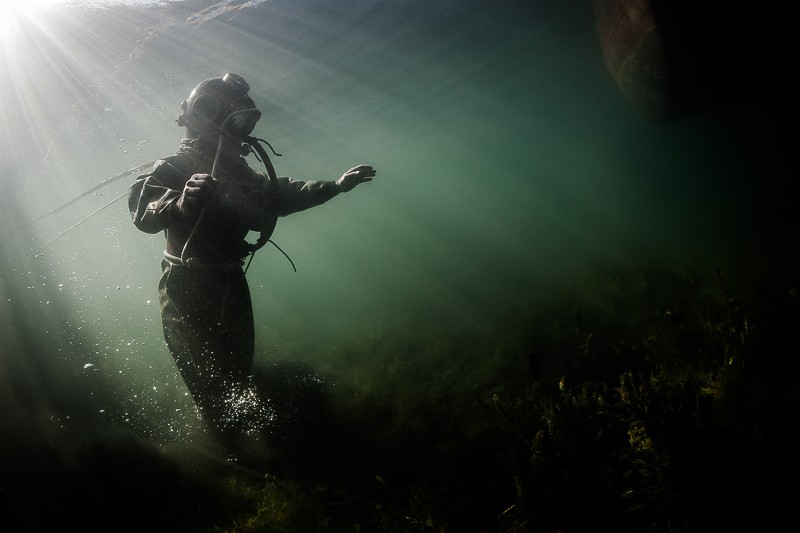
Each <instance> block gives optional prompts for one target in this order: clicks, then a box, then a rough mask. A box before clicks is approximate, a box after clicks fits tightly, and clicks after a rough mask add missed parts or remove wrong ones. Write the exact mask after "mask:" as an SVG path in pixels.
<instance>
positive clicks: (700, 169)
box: [0, 0, 796, 516]
mask: <svg viewBox="0 0 800 533" xmlns="http://www.w3.org/2000/svg"><path fill="white" fill-rule="evenodd" d="M213 3H214V2H210V1H205V2H203V1H199V0H198V1H188V2H172V3H168V4H166V5H161V6H153V5H149V6H138V5H137V6H120V5H116V6H114V7H111V8H107V9H101V8H99V7H94V6H93V5H85V6H83V7H81V6H75V5H73V6H61V7H60V8H58V9H53V10H49V11H47V12H44V13H42V14H40V15H37V17H35V18H25V17H22V16H18V17H17V18H16V19H13V20H12V21H11V22H9V23H7V24H8V25H7V27H6V28H5V32H4V37H3V40H2V41H0V43H2V47H3V48H2V59H1V60H2V66H3V69H2V70H3V72H4V76H3V77H4V79H3V80H2V81H0V89H2V92H0V97H1V98H2V100H3V101H2V104H3V108H2V112H3V129H2V130H0V135H1V137H0V140H2V142H3V146H4V150H3V152H2V156H0V157H2V159H0V169H1V170H2V172H0V183H2V185H3V190H4V193H3V198H2V199H0V206H2V212H0V217H2V233H1V234H0V235H2V244H0V259H2V264H1V265H0V275H1V277H0V282H2V285H0V297H1V298H0V318H1V319H2V323H0V328H2V329H0V332H1V333H0V335H2V339H3V344H2V347H0V356H1V357H2V359H0V371H1V372H2V373H1V374H0V388H2V392H1V393H0V399H2V403H3V405H4V407H3V408H2V411H0V412H2V413H3V416H4V418H6V420H7V423H6V424H5V425H4V426H3V431H4V432H6V434H7V435H6V443H7V444H6V447H5V449H4V450H3V453H4V454H6V457H13V455H14V454H15V453H18V450H19V449H20V448H24V447H25V443H26V442H32V441H35V442H37V443H39V445H41V443H42V442H50V440H49V439H52V442H56V443H60V442H61V441H60V440H59V435H61V434H62V433H63V432H70V431H77V432H78V433H81V432H84V430H85V433H86V434H92V433H93V431H94V430H95V429H97V428H100V427H102V428H106V425H107V424H110V425H111V427H113V428H119V429H121V430H132V431H133V432H134V433H135V434H137V435H140V436H142V437H144V438H147V437H154V438H155V439H156V440H157V441H159V442H161V441H167V442H170V441H172V440H174V439H179V440H180V439H191V438H194V437H193V436H197V435H198V433H202V427H201V425H199V423H198V422H197V420H196V417H195V416H194V414H193V406H192V404H191V402H190V400H189V399H188V397H187V396H186V393H185V389H184V387H183V384H182V382H181V380H180V376H179V375H178V374H177V372H176V370H175V368H174V365H173V363H172V360H171V358H170V356H169V354H168V352H167V349H166V347H165V346H164V343H163V337H162V330H161V324H160V318H159V312H158V305H157V297H156V285H157V281H158V277H159V273H160V266H159V263H160V259H161V252H162V250H163V245H164V243H163V236H162V235H147V234H144V233H141V232H139V231H138V230H136V228H135V227H134V226H133V224H132V223H131V221H130V217H129V215H128V213H127V207H126V203H125V200H124V199H122V200H118V201H117V202H115V203H113V204H111V205H110V206H109V207H108V208H106V209H103V210H102V211H100V212H98V213H97V214H95V215H93V216H92V217H91V218H89V219H88V220H86V221H85V222H83V223H81V224H80V225H79V226H77V227H75V228H74V229H70V230H69V231H68V232H67V233H65V234H64V235H63V236H61V237H59V238H57V239H56V240H55V241H52V239H54V238H56V237H57V236H59V235H60V234H61V232H64V231H65V230H67V229H69V228H71V227H72V226H73V225H74V224H76V223H77V222H79V221H81V220H82V219H83V218H84V217H86V216H87V215H88V214H90V213H92V212H93V211H95V210H96V209H99V208H101V207H102V206H104V205H105V204H106V203H108V202H111V201H112V200H113V199H114V198H116V197H117V196H119V195H122V194H123V193H124V192H125V190H126V189H127V186H128V185H129V184H130V182H131V181H132V180H133V176H130V177H129V178H125V179H122V180H120V181H117V182H114V183H112V184H109V185H108V186H106V187H103V188H102V189H100V190H99V191H97V192H96V193H94V194H92V195H90V196H88V197H87V198H84V199H83V200H81V201H80V202H77V203H75V204H74V205H72V206H70V207H68V208H66V209H64V210H63V211H59V212H58V213H57V214H55V215H52V216H49V217H47V218H44V219H42V220H41V221H38V222H35V223H32V224H27V225H23V224H24V223H25V222H26V221H27V220H30V219H32V218H34V217H36V216H38V215H41V214H43V213H46V212H48V211H49V210H51V209H54V208H56V207H58V206H59V205H61V204H63V203H65V202H67V201H68V200H70V199H71V198H73V197H75V196H76V195H78V194H79V193H81V192H82V191H84V190H86V189H88V188H89V187H91V186H93V185H95V184H97V183H99V182H101V181H102V180H105V179H107V178H108V177H110V176H113V175H116V174H118V173H120V172H122V171H124V170H126V169H129V168H133V167H136V166H139V165H141V164H143V163H146V162H148V161H152V160H155V159H158V158H161V157H164V156H166V155H169V154H171V153H173V151H175V149H176V148H177V146H178V143H179V141H180V138H181V134H182V131H181V129H180V128H178V127H177V125H176V124H175V122H174V121H175V117H176V116H177V115H178V114H179V112H180V103H181V101H182V100H183V99H185V98H186V97H187V95H188V92H189V91H190V90H191V88H192V87H193V86H194V85H195V84H196V83H197V82H198V81H200V80H202V79H204V78H207V77H212V76H220V75H222V74H224V73H225V72H235V73H238V74H240V75H242V76H244V77H245V78H246V79H247V80H248V82H249V83H250V85H251V86H252V91H251V95H252V97H253V98H254V100H255V101H256V103H257V104H258V106H259V107H260V109H261V110H262V111H263V113H264V115H263V118H262V119H261V121H260V123H259V125H258V126H257V128H256V132H255V133H256V135H257V136H260V137H264V138H266V139H268V140H269V141H270V142H271V143H272V144H273V146H274V147H275V149H276V150H277V151H278V152H280V153H282V154H283V156H282V157H276V158H274V164H275V166H276V169H277V171H278V174H279V175H288V176H292V177H295V178H298V179H320V180H329V179H336V178H337V177H338V176H339V175H341V173H342V172H344V171H345V170H346V169H348V168H349V167H351V166H353V165H355V164H358V163H367V164H371V165H373V166H374V167H375V168H376V169H377V170H378V175H377V177H376V178H375V180H374V181H373V182H371V183H369V184H366V185H362V186H360V187H358V188H357V189H356V190H354V191H353V192H351V193H349V194H346V195H341V196H339V197H336V198H334V199H333V200H331V201H330V202H328V203H327V204H325V205H323V206H320V207H317V208H314V209H312V210H309V211H306V212H302V213H299V214H295V215H292V216H290V217H288V218H286V219H283V220H281V221H280V222H279V224H278V227H277V230H276V232H275V234H274V235H273V240H274V241H275V242H276V243H277V244H278V245H280V246H281V248H282V249H284V250H285V251H286V252H287V253H288V254H289V256H290V257H291V259H292V260H293V261H294V263H295V264H296V265H297V272H296V273H295V272H293V271H292V268H291V265H290V264H289V262H288V261H287V260H286V259H285V258H284V257H283V256H282V255H281V254H280V253H278V251H277V250H275V249H274V248H272V247H270V246H267V247H266V248H264V249H263V250H262V251H260V252H259V253H258V254H256V256H255V258H254V261H253V263H252V266H251V268H250V270H249V272H248V279H249V282H250V285H251V289H252V295H253V303H254V308H255V317H256V330H257V346H258V353H257V360H258V362H259V365H261V366H269V365H271V364H274V363H276V362H281V361H294V362H300V363H302V364H308V365H311V366H312V367H314V368H316V369H318V370H320V371H323V372H326V373H329V374H332V375H341V376H350V378H351V379H352V380H353V381H358V382H359V383H360V384H362V385H364V383H366V384H367V385H364V387H365V390H366V389H369V388H370V387H374V388H378V389H380V388H381V387H383V386H385V383H384V382H383V379H384V377H385V376H383V375H382V374H381V373H382V372H385V371H386V367H381V366H380V365H376V367H369V368H366V369H365V367H364V361H363V360H362V359H360V357H361V355H358V356H357V357H356V356H352V353H357V354H362V352H361V351H360V350H363V349H364V348H363V345H364V343H366V344H367V345H370V344H369V343H370V342H375V341H374V339H384V341H382V342H388V341H386V339H403V342H405V341H406V340H408V342H410V343H412V345H414V343H419V344H418V346H428V347H429V348H427V349H422V348H418V349H410V348H409V353H410V354H411V355H407V356H408V357H410V358H412V359H413V357H414V355H413V354H419V353H425V354H428V355H429V356H430V357H432V358H436V357H441V356H442V354H445V355H448V356H449V355H451V354H455V353H458V350H455V349H452V350H451V349H449V348H442V349H440V350H438V351H437V350H434V349H432V348H430V346H435V345H436V343H437V342H439V343H441V342H445V343H446V342H450V341H449V340H448V341H442V339H452V338H454V337H455V338H458V337H463V336H465V335H476V336H479V337H480V338H481V339H490V340H491V339H495V340H497V342H498V345H500V344H504V343H507V342H508V338H507V335H508V333H509V329H508V327H509V321H511V322H514V321H515V320H518V321H519V322H520V323H525V320H526V316H525V312H526V311H527V310H530V309H532V308H535V307H536V306H537V304H538V303H539V302H543V301H547V302H556V303H555V304H554V305H555V306H556V312H555V314H557V315H558V314H559V313H562V314H563V316H565V317H567V318H565V320H566V321H567V322H568V325H566V326H565V327H566V328H567V329H570V328H572V320H573V318H572V314H573V311H574V309H573V308H572V307H570V306H571V305H572V303H571V301H569V302H568V301H567V300H568V297H567V296H566V294H570V295H573V294H574V293H575V291H576V290H577V289H576V287H583V286H585V285H583V284H584V283H585V280H586V279H593V276H595V275H596V273H597V268H598V265H608V264H620V265H624V266H625V267H629V266H632V267H633V268H636V265H643V264H648V265H652V264H656V265H660V266H664V267H665V268H668V269H676V270H678V271H681V272H696V273H697V276H698V277H702V276H711V275H712V274H713V273H714V272H715V269H718V268H719V269H721V270H722V271H725V272H731V273H736V274H737V275H740V274H748V273H753V274H754V275H756V273H757V275H758V276H761V275H762V273H763V272H764V271H767V272H769V265H770V264H771V263H770V261H772V260H774V258H775V257H776V256H784V255H786V256H792V255H793V254H794V247H795V246H796V243H795V242H794V239H793V238H792V235H793V233H794V231H793V229H792V228H793V224H794V222H793V221H792V219H791V218H790V214H789V213H790V206H791V204H792V200H791V197H790V195H789V194H788V191H790V188H789V185H788V183H787V177H788V175H789V172H788V171H787V168H788V162H789V157H791V154H792V150H793V147H792V146H790V144H789V143H790V136H789V127H790V125H791V121H789V120H784V119H782V118H779V117H783V116H784V114H785V113H786V112H785V105H784V103H783V101H782V100H781V99H779V98H770V97H769V96H768V95H764V94H759V95H754V97H753V98H752V99H743V100H737V101H735V102H734V103H732V104H729V105H726V106H724V107H721V108H719V109H712V110H709V111H708V112H707V113H704V114H700V115H696V116H693V117H689V118H686V119H683V120H680V121H676V122H673V123H668V124H663V125H654V124H651V123H649V122H648V121H647V120H646V119H644V118H643V117H641V116H639V115H638V114H637V113H636V111H635V110H634V109H633V108H632V107H631V106H630V105H629V103H628V102H627V101H626V100H625V98H624V96H623V95H622V94H621V92H620V91H619V89H618V87H617V86H616V85H615V83H614V82H613V80H612V79H611V78H610V76H609V74H608V71H607V70H606V67H605V65H604V63H603V56H602V51H601V49H600V46H599V42H598V37H597V35H596V33H595V29H594V24H595V19H594V13H593V11H592V7H591V3H590V2H552V1H550V2H548V1H542V2H532V3H523V2H499V3H491V4H490V3H484V2H477V1H476V2H445V1H442V2H417V1H395V2H390V1H371V2H368V1H355V0H352V1H350V0H348V1H342V2H313V1H303V2H291V1H266V2H263V3H259V4H258V5H257V6H255V7H250V8H247V9H241V10H239V11H232V12H229V13H227V14H224V15H220V16H218V17H216V18H209V19H208V20H206V21H205V22H203V23H202V24H198V23H192V22H189V21H188V19H190V17H191V16H192V15H195V14H197V13H199V12H200V11H201V10H202V9H203V8H205V7H207V6H209V5H211V4H213ZM528 4H530V5H528ZM9 28H13V31H12V30H11V29H9ZM753 75H754V76H757V75H758V73H753ZM250 164H251V166H253V167H254V168H257V169H259V170H260V169H261V165H260V163H258V161H255V160H254V159H253V158H250ZM251 237H252V238H251V240H255V236H251ZM51 241H52V242H51ZM689 275H690V276H691V275H692V274H689ZM571 297H572V296H570V298H571ZM559 302H560V303H561V304H563V308H562V307H559ZM548 305H549V304H548ZM559 316H561V315H559ZM509 317H514V318H513V319H509ZM621 321H622V322H624V319H622V320H621ZM515 327H516V325H515ZM521 329H522V330H523V331H524V329H525V328H524V327H522V328H521ZM534 329H535V328H531V329H530V331H528V332H527V333H526V334H531V332H532V331H533V330H534ZM516 331H517V332H519V330H516ZM469 338H471V337H469ZM481 342H484V341H481ZM487 342H491V341H487ZM389 344H390V345H391V343H389ZM353 346H356V347H357V348H353ZM370 346H377V345H370ZM375 349H376V350H378V348H375ZM397 349H398V348H397V347H395V346H392V347H391V348H389V350H390V351H396V350H397ZM415 350H416V351H415ZM426 350H427V351H426ZM464 351H465V352H469V350H466V349H465V350H464ZM431 352H432V353H431ZM348 353H349V354H351V356H352V357H350V358H348V357H347V354H348ZM362 355H363V354H362ZM383 356H386V354H383V355H381V357H383ZM395 356H396V357H400V356H399V355H396V354H393V355H392V357H395ZM431 365H432V368H429V369H427V370H426V372H440V373H444V372H446V371H447V369H448V368H456V369H460V368H462V367H461V364H460V363H457V362H452V364H451V362H448V361H447V360H446V359H445V360H442V361H439V360H436V361H434V362H433V363H431ZM390 366H391V365H390ZM499 366H500V367H503V365H499ZM511 366H513V365H511ZM392 368H394V367H392ZM494 370H496V369H494ZM494 370H493V371H494ZM509 373H510V375H514V374H516V370H513V368H512V369H511V370H509ZM354 376H355V377H354ZM426 377H428V378H429V377H430V374H428V375H427V376H426ZM486 378H487V376H480V374H479V373H476V374H474V375H473V374H465V375H464V376H463V379H462V380H461V381H462V382H463V381H466V385H465V391H463V393H464V398H467V397H470V396H471V395H472V394H473V392H471V391H469V385H470V384H472V385H474V388H476V389H479V388H481V387H484V386H487V385H486V384H485V383H484V382H483V381H482V380H483V379H486ZM449 379H451V377H450V378H448V380H449ZM491 379H492V380H500V381H502V379H503V376H502V375H500V376H491ZM359 380H360V381H359ZM434 383H435V380H434ZM448 383H450V381H448ZM437 401H441V400H440V399H439V398H437V397H435V396H434V397H433V398H432V399H431V402H437ZM464 401H471V400H466V399H465V400H464ZM445 403H446V402H445ZM198 438H199V437H198ZM67 441H68V442H71V444H69V445H67V447H69V446H75V447H79V442H78V443H74V442H72V441H70V439H67ZM61 446H62V445H61V444H56V445H55V448H56V450H61V449H62V448H61ZM54 453H55V452H54ZM64 454H65V456H68V457H69V456H70V452H69V451H68V450H65V451H64ZM4 460H6V458H4ZM8 460H9V461H13V459H8ZM8 464H11V463H8ZM48 464H50V463H48ZM5 490H6V492H9V488H8V487H5ZM0 516H2V515H0Z"/></svg>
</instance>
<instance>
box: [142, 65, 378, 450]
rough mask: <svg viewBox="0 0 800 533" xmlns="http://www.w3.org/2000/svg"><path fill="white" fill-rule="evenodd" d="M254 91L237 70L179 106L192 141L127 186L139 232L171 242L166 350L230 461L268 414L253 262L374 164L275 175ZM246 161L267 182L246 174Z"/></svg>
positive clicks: (161, 292) (166, 266) (162, 288)
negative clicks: (306, 175) (283, 223)
mask: <svg viewBox="0 0 800 533" xmlns="http://www.w3.org/2000/svg"><path fill="white" fill-rule="evenodd" d="M249 91H250V86H249V85H248V83H247V82H246V81H245V80H244V79H243V78H242V77H240V76H238V75H236V74H232V73H228V74H225V75H224V76H223V77H216V78H209V79H206V80H203V81H201V82H200V83H199V84H198V85H197V86H196V87H195V88H194V89H193V90H192V92H191V94H190V95H189V97H188V98H187V99H186V100H185V101H184V102H183V104H182V106H181V108H182V112H181V114H180V116H178V118H177V123H178V125H179V126H184V127H185V128H186V138H184V139H183V140H182V141H181V145H180V148H179V149H178V151H177V153H175V154H173V155H170V156H168V157H166V158H164V159H162V160H159V161H156V163H155V164H154V165H153V169H152V171H151V172H150V173H148V174H144V175H141V176H139V177H138V178H137V179H136V181H135V182H134V183H133V184H132V185H131V186H130V188H129V189H128V205H129V208H130V213H131V217H132V218H133V223H134V224H135V225H136V227H137V228H139V229H140V230H141V231H143V232H146V233H158V232H160V231H163V232H164V234H165V237H166V250H165V251H164V257H163V259H162V262H161V266H162V273H161V279H160V281H159V284H158V296H159V303H160V307H161V319H162V324H163V328H164V338H165V340H166V344H167V346H168V348H169V351H170V353H171V355H172V357H173V358H174V360H175V363H176V365H177V367H178V370H179V371H180V373H181V375H182V377H183V380H184V382H185V383H186V386H187V388H188V390H189V392H190V393H191V395H192V398H193V399H194V401H195V404H196V405H197V407H198V410H199V412H200V414H201V416H202V418H203V420H204V421H205V422H206V425H207V426H208V427H209V429H210V430H211V432H212V433H213V434H214V435H215V436H216V437H217V439H219V441H220V443H221V444H223V446H225V447H226V450H227V451H228V453H230V454H232V455H235V453H236V452H237V448H239V447H240V446H241V443H242V442H243V440H244V439H247V438H249V437H250V436H251V434H252V433H253V432H254V431H255V432H258V431H262V430H264V426H265V424H266V421H264V420H263V419H264V418H266V417H269V416H270V413H269V412H268V409H267V408H266V406H265V405H263V403H259V401H258V400H257V399H256V398H255V396H254V395H257V394H258V391H257V389H254V388H253V386H252V371H253V361H254V349H255V328H254V319H253V309H252V304H251V300H250V290H249V286H248V284H247V279H246V276H245V274H246V272H247V267H246V266H245V260H246V259H247V258H248V257H249V259H251V260H252V256H253V254H254V253H255V252H256V251H257V250H258V249H259V248H260V247H262V246H264V244H266V243H267V242H270V241H269V239H270V236H271V234H272V231H273V230H274V228H275V225H276V223H277V220H278V218H279V217H284V216H286V215H290V214H292V213H297V212H298V211H302V210H304V209H308V208H310V207H314V206H318V205H320V204H322V203H324V202H327V201H328V200H330V199H331V198H333V197H334V196H336V195H337V194H339V193H343V192H348V191H350V190H352V189H353V188H354V187H356V186H357V185H359V184H361V183H364V182H368V181H371V180H372V178H373V177H374V176H375V169H374V168H373V167H372V166H369V165H358V166H355V167H353V168H351V169H349V170H348V171H346V172H345V173H344V174H342V175H341V177H339V178H338V179H336V180H335V181H299V180H294V179H292V178H288V177H278V176H277V175H276V173H275V169H274V167H273V165H272V162H271V161H270V159H269V156H268V154H267V152H266V150H265V149H264V147H263V146H262V145H261V142H264V143H266V144H267V145H268V146H269V143H267V142H266V141H264V140H262V139H257V138H255V137H252V136H251V133H252V131H253V129H254V128H255V125H256V123H257V121H258V120H259V119H260V117H261V112H260V111H259V110H258V109H257V108H256V105H255V102H254V101H253V100H252V99H251V97H250V96H249V95H248V92H249ZM270 148H271V146H270ZM250 153H254V154H255V155H256V157H257V158H258V159H259V160H260V161H261V162H262V163H263V164H264V166H265V167H266V173H265V172H259V171H255V170H253V169H252V168H251V167H250V166H249V165H248V163H247V161H246V160H245V157H246V156H247V155H249V154H250ZM276 155H277V154H276ZM250 231H255V232H260V237H259V239H258V241H256V242H255V243H249V242H248V241H247V240H246V237H247V235H248V233H249V232H250ZM273 244H274V243H273ZM247 266H249V263H248V265H247ZM254 390H255V392H254ZM248 406H249V407H248ZM248 409H249V412H247V410H248ZM257 419H262V420H260V421H259V420H257Z"/></svg>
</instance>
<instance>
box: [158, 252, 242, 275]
mask: <svg viewBox="0 0 800 533" xmlns="http://www.w3.org/2000/svg"><path fill="white" fill-rule="evenodd" d="M164 259H165V260H166V261H167V262H168V263H169V264H171V265H172V266H179V267H186V268H196V269H198V270H214V271H219V272H225V271H229V270H241V268H242V267H243V266H244V259H223V260H219V259H216V260H215V259H207V258H203V257H189V258H186V259H181V258H180V257H178V256H177V255H173V254H171V253H169V252H166V251H165V252H164Z"/></svg>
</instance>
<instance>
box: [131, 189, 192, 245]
mask: <svg viewBox="0 0 800 533" xmlns="http://www.w3.org/2000/svg"><path fill="white" fill-rule="evenodd" d="M180 196H181V191H180V190H175V189H172V188H170V187H168V186H166V185H165V184H163V183H161V182H160V181H159V180H158V178H156V177H155V176H152V175H151V176H142V177H140V178H138V179H137V180H136V181H135V182H134V183H133V185H131V186H130V188H129V189H128V208H129V210H130V212H131V218H132V219H133V223H134V224H135V225H136V227H137V228H139V229H140V230H141V231H144V232H145V233H158V232H159V231H162V230H164V229H167V228H169V227H170V226H172V225H173V223H174V222H175V218H176V217H175V216H173V214H172V213H173V210H174V206H175V203H176V202H177V200H178V198H180Z"/></svg>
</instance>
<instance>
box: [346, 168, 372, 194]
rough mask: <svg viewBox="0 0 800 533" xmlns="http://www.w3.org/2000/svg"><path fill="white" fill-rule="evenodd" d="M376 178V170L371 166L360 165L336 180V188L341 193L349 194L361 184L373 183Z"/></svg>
mask: <svg viewBox="0 0 800 533" xmlns="http://www.w3.org/2000/svg"><path fill="white" fill-rule="evenodd" d="M373 177H375V169H374V168H372V167H371V166H370V165H358V166H357V167H353V168H351V169H350V170H348V171H347V172H345V173H344V174H342V176H341V177H340V178H339V179H338V180H336V188H337V189H338V190H339V192H348V191H352V190H353V189H355V187H356V185H358V184H359V183H364V182H365V181H372V178H373Z"/></svg>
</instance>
